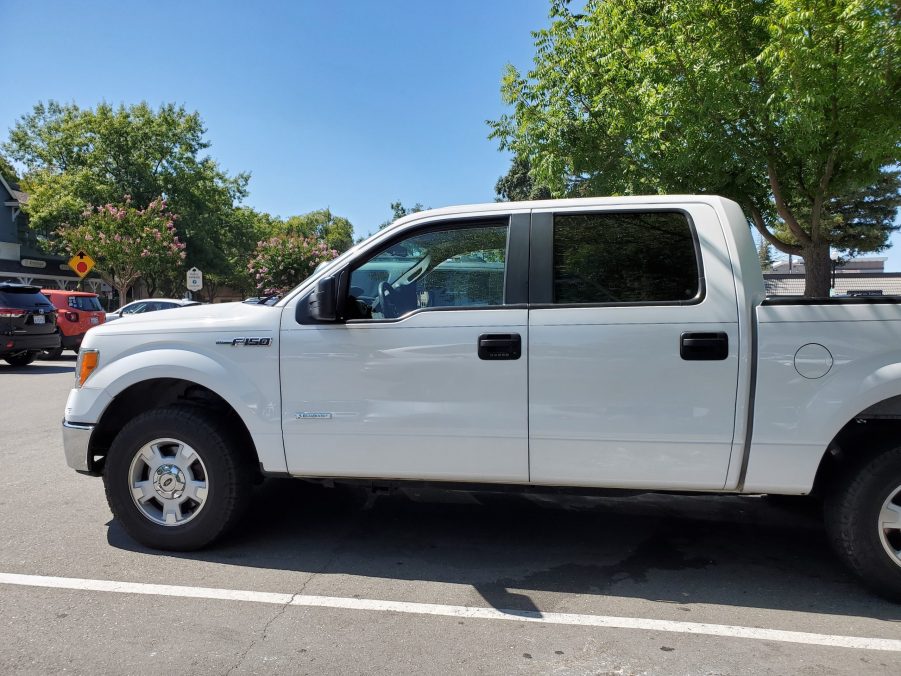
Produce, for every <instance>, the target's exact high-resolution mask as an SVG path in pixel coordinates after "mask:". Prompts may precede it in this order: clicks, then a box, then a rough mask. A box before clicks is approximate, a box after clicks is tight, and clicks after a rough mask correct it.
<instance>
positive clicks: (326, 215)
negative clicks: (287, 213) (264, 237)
mask: <svg viewBox="0 0 901 676" xmlns="http://www.w3.org/2000/svg"><path fill="white" fill-rule="evenodd" d="M281 229H282V230H283V231H284V232H285V233H288V234H292V235H300V236H302V237H306V238H312V239H316V240H323V241H325V242H326V243H327V244H328V246H329V248H331V249H335V250H336V251H338V253H343V252H344V251H347V250H348V249H349V248H350V247H352V246H353V243H354V226H353V225H351V223H350V221H349V220H347V219H346V218H344V217H343V216H336V215H335V214H333V213H332V212H331V210H330V209H317V210H316V211H311V212H310V213H308V214H303V215H301V216H291V217H290V218H288V219H287V220H286V221H284V223H283V224H282V225H281Z"/></svg>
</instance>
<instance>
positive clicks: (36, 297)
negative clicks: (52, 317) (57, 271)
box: [0, 287, 54, 311]
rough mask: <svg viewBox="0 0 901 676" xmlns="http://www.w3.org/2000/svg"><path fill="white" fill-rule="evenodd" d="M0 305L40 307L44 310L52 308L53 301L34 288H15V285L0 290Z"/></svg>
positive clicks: (28, 308)
mask: <svg viewBox="0 0 901 676" xmlns="http://www.w3.org/2000/svg"><path fill="white" fill-rule="evenodd" d="M0 307H8V308H20V309H23V310H31V309H32V308H40V309H43V310H44V311H47V310H52V309H54V308H53V303H51V302H50V301H49V300H48V298H47V297H46V296H45V295H44V294H42V293H40V292H38V291H37V290H36V289H33V288H32V289H27V288H26V289H17V288H15V287H6V288H5V289H2V290H0Z"/></svg>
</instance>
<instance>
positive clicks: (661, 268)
mask: <svg viewBox="0 0 901 676" xmlns="http://www.w3.org/2000/svg"><path fill="white" fill-rule="evenodd" d="M531 242H532V245H531V251H532V255H531V263H530V283H529V286H530V292H529V295H530V312H529V470H530V480H531V481H532V482H533V483H539V484H557V485H580V486H604V487H625V488H629V487H636V488H640V487H649V488H657V489H661V488H672V489H682V488H684V489H689V488H691V489H717V488H722V487H723V485H724V483H725V481H726V475H727V471H728V468H729V459H730V453H731V450H732V443H733V435H734V432H735V413H736V389H737V384H738V369H739V357H740V350H741V346H740V345H739V330H738V309H737V300H736V291H735V282H734V278H733V272H732V264H731V262H730V259H729V255H728V253H727V246H726V242H725V237H724V235H723V229H722V225H721V224H720V221H719V219H718V217H717V213H716V211H715V210H714V209H713V207H712V206H710V205H708V204H704V203H691V202H688V203H685V204H676V205H673V206H668V205H667V206H664V205H660V204H659V203H658V204H653V205H647V206H643V205H635V204H634V202H633V203H631V204H628V205H624V206H613V205H611V206H603V207H592V208H564V209H540V210H535V211H533V213H532V220H531Z"/></svg>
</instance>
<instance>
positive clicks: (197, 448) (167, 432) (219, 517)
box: [103, 406, 253, 551]
mask: <svg viewBox="0 0 901 676" xmlns="http://www.w3.org/2000/svg"><path fill="white" fill-rule="evenodd" d="M239 438H240V435H238V434H235V432H234V430H233V429H232V428H231V426H230V425H228V424H227V423H225V422H224V421H221V420H219V419H217V417H216V416H214V415H213V414H212V413H210V412H208V411H205V410H203V409H199V408H195V407H185V406H182V407H176V406H173V407H168V408H161V409H156V410H153V411H148V412H147V413H143V414H141V415H139V416H138V417H136V418H134V419H133V420H132V421H131V422H129V423H128V424H127V425H125V427H123V428H122V431H121V432H120V433H119V434H118V435H117V436H116V438H115V440H114V441H113V443H112V446H111V447H110V449H109V454H108V456H107V459H106V467H105V470H104V475H103V481H104V486H105V487H106V498H107V501H108V502H109V506H110V509H111V510H112V512H113V515H114V516H115V517H116V518H117V519H118V520H119V522H120V523H121V524H122V526H123V528H125V530H126V531H127V532H128V534H129V535H131V536H132V537H133V538H134V539H135V540H137V541H138V542H140V543H141V544H143V545H146V546H148V547H153V548H155V549H168V550H181V551H188V550H194V549H199V548H201V547H204V546H206V545H208V544H210V543H211V542H213V541H214V540H215V539H217V538H218V537H220V536H221V535H222V534H223V533H225V532H226V531H227V530H228V529H229V528H230V527H231V526H233V525H234V524H235V523H236V522H237V520H238V518H239V517H240V516H241V513H242V512H243V510H244V508H245V507H246V506H247V503H248V501H249V499H250V490H251V483H252V478H253V477H252V476H251V472H252V463H251V462H250V460H249V456H248V453H247V452H246V450H247V449H242V448H240V447H239V446H238V445H237V444H236V443H235V441H234V440H235V439H239Z"/></svg>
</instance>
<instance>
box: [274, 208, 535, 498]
mask: <svg viewBox="0 0 901 676" xmlns="http://www.w3.org/2000/svg"><path fill="white" fill-rule="evenodd" d="M528 230H529V217H528V214H521V215H519V216H513V217H510V216H504V217H501V218H498V217H491V218H487V219H477V220H472V219H470V220H462V221H451V222H449V221H441V222H439V223H431V224H425V225H423V226H421V227H418V228H416V229H415V230H406V231H404V233H403V234H400V235H398V236H396V237H395V238H392V239H391V240H390V241H386V242H385V243H384V245H383V246H381V247H379V248H378V249H377V250H375V251H372V252H371V253H368V254H367V255H365V256H363V257H362V258H361V259H358V260H356V261H354V262H352V263H350V264H349V265H348V266H347V267H346V268H344V270H342V271H340V272H338V273H336V279H339V280H340V282H339V284H338V287H339V308H342V314H343V319H342V320H340V321H336V322H333V323H316V322H315V321H314V320H311V319H310V317H309V314H308V311H307V299H306V298H301V299H299V301H298V306H297V307H295V308H293V309H292V308H291V306H289V307H288V308H287V310H288V311H286V312H285V314H284V316H283V320H282V333H281V355H280V356H281V387H282V401H283V410H282V416H283V433H284V440H285V453H286V456H287V463H288V470H289V472H291V473H292V474H296V475H306V476H334V477H379V478H398V479H423V480H436V481H441V480H444V481H466V480H471V481H497V482H518V481H522V482H525V481H527V480H528V423H527V407H528V403H527V387H526V384H527V383H526V379H527V364H528V358H527V352H528V310H527V309H526V305H525V303H526V299H527V296H526V294H527V275H528V270H527V267H528V266H527V261H528Z"/></svg>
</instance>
